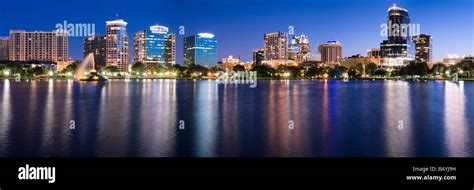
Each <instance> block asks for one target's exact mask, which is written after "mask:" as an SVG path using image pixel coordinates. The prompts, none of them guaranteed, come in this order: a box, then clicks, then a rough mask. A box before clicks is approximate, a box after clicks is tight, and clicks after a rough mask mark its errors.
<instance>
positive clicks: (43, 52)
mask: <svg viewBox="0 0 474 190" xmlns="http://www.w3.org/2000/svg"><path fill="white" fill-rule="evenodd" d="M9 50H10V51H9V57H10V60H11V61H33V60H34V61H52V62H56V63H63V62H67V61H68V60H69V59H68V36H67V32H65V31H62V30H57V31H52V32H41V31H40V32H38V31H35V32H26V31H24V30H12V31H10V38H9Z"/></svg>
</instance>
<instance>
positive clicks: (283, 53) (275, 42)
mask: <svg viewBox="0 0 474 190" xmlns="http://www.w3.org/2000/svg"><path fill="white" fill-rule="evenodd" d="M263 37H264V44H263V49H264V58H265V60H267V61H271V60H287V59H288V40H287V34H286V33H285V32H273V33H268V34H264V36H263Z"/></svg>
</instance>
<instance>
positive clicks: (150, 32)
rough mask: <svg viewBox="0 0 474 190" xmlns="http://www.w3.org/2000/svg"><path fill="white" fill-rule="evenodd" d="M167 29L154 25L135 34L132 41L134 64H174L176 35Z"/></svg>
mask: <svg viewBox="0 0 474 190" xmlns="http://www.w3.org/2000/svg"><path fill="white" fill-rule="evenodd" d="M168 32H169V30H168V28H167V27H164V26H159V25H154V26H151V27H150V28H149V29H147V30H143V31H140V32H137V33H135V34H134V36H133V40H134V62H135V63H136V62H142V63H146V64H163V65H173V64H175V63H176V56H175V54H176V35H174V34H169V33H168Z"/></svg>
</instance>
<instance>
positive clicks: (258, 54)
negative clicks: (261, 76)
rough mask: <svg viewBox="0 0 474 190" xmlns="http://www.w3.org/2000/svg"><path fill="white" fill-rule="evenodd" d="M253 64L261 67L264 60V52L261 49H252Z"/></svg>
mask: <svg viewBox="0 0 474 190" xmlns="http://www.w3.org/2000/svg"><path fill="white" fill-rule="evenodd" d="M252 54H253V56H252V57H253V64H255V65H261V64H262V62H263V60H264V59H265V51H264V50H263V48H259V49H254V50H253V52H252Z"/></svg>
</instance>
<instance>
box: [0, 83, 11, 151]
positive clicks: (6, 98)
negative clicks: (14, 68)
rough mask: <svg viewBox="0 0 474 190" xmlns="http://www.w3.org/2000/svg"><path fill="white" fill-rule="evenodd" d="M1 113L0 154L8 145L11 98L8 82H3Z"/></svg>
mask: <svg viewBox="0 0 474 190" xmlns="http://www.w3.org/2000/svg"><path fill="white" fill-rule="evenodd" d="M2 91H3V93H2V99H1V100H2V106H1V108H2V111H1V112H0V153H2V152H6V151H7V147H8V145H9V144H10V142H9V141H8V140H9V139H8V129H9V126H10V124H11V119H12V116H11V106H12V105H11V98H10V80H8V79H6V80H4V81H3V89H2Z"/></svg>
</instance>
